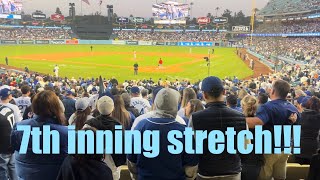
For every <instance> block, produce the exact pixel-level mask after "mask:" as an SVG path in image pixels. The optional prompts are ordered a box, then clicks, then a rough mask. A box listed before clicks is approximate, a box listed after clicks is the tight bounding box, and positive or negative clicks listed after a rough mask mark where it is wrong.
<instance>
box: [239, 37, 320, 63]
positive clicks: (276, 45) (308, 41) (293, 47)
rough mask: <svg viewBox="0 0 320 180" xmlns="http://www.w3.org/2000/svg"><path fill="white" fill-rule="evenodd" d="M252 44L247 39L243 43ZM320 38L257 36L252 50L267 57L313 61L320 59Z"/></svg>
mask: <svg viewBox="0 0 320 180" xmlns="http://www.w3.org/2000/svg"><path fill="white" fill-rule="evenodd" d="M242 43H243V44H244V45H248V46H249V45H250V40H249V39H246V40H245V41H242V42H241V44H242ZM319 44H320V38H315V37H310V38H286V37H256V38H254V39H253V46H252V47H251V48H250V49H251V50H253V51H255V52H257V53H258V54H261V55H263V56H264V57H266V58H267V59H270V58H272V57H277V56H281V57H287V58H291V59H294V60H299V61H303V62H306V63H312V62H315V61H318V60H320V50H319Z"/></svg>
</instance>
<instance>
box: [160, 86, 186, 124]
mask: <svg viewBox="0 0 320 180" xmlns="http://www.w3.org/2000/svg"><path fill="white" fill-rule="evenodd" d="M179 99H180V94H179V92H178V91H176V90H174V89H170V88H164V89H161V90H160V91H159V92H158V94H157V96H156V98H155V100H154V108H155V110H156V112H157V113H160V115H162V116H163V117H167V118H175V117H176V116H177V113H178V103H179Z"/></svg>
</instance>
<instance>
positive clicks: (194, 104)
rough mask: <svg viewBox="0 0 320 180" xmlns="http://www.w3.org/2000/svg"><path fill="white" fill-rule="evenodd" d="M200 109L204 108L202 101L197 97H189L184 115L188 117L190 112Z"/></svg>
mask: <svg viewBox="0 0 320 180" xmlns="http://www.w3.org/2000/svg"><path fill="white" fill-rule="evenodd" d="M202 110H204V107H203V105H202V102H201V101H200V100H199V99H191V100H190V101H189V103H188V104H187V106H186V111H185V115H186V117H190V116H191V115H192V113H195V112H198V111H202Z"/></svg>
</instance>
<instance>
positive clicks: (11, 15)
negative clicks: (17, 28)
mask: <svg viewBox="0 0 320 180" xmlns="http://www.w3.org/2000/svg"><path fill="white" fill-rule="evenodd" d="M0 19H22V17H21V15H17V14H0Z"/></svg>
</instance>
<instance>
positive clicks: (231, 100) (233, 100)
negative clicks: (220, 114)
mask: <svg viewBox="0 0 320 180" xmlns="http://www.w3.org/2000/svg"><path fill="white" fill-rule="evenodd" d="M237 99H238V98H237V96H236V95H232V94H230V95H229V96H227V106H228V107H229V108H231V109H233V110H236V111H238V112H240V113H242V109H241V107H237Z"/></svg>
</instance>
